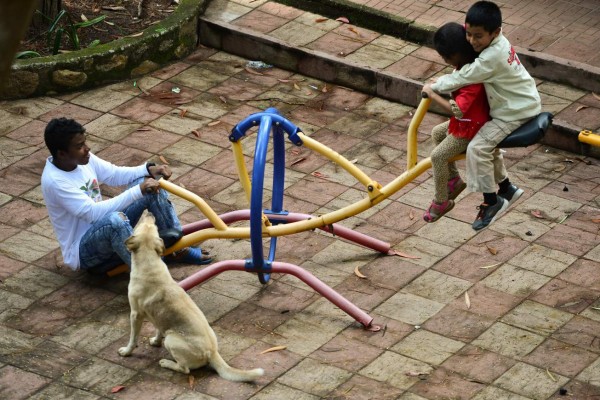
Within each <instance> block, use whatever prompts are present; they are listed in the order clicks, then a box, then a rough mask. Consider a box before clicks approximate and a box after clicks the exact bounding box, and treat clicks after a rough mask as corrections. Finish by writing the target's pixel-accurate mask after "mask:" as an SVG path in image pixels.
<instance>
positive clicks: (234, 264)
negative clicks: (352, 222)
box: [113, 97, 552, 331]
mask: <svg viewBox="0 0 600 400" xmlns="http://www.w3.org/2000/svg"><path fill="white" fill-rule="evenodd" d="M430 102H431V100H430V99H428V98H426V97H424V98H423V99H422V100H421V102H420V104H419V106H418V108H417V110H416V112H415V115H414V116H413V118H412V121H411V123H410V126H409V128H408V134H407V166H406V171H405V172H404V173H402V174H401V175H400V176H398V177H397V178H396V179H394V180H393V181H392V182H390V183H388V184H387V185H385V186H382V185H381V184H380V183H379V182H377V181H375V180H373V179H371V178H370V177H369V176H368V175H366V174H365V173H364V172H363V171H362V170H360V168H358V167H357V166H356V165H354V164H353V163H352V162H350V161H349V160H347V159H346V158H344V157H343V156H342V155H340V154H339V153H337V152H335V151H334V150H332V149H330V148H329V147H327V146H325V145H323V144H321V143H319V142H318V141H316V140H314V139H312V138H310V137H308V136H306V135H304V134H303V133H302V131H301V130H300V129H299V128H298V127H297V126H295V125H294V124H293V123H291V122H290V121H288V120H287V119H285V118H284V117H283V116H281V115H280V114H279V112H278V111H277V110H276V109H274V108H269V109H267V110H265V111H264V112H259V113H256V114H252V115H250V116H249V117H247V118H246V119H244V120H243V121H242V122H240V123H239V124H238V125H237V126H235V127H234V128H233V130H232V132H231V134H230V136H229V140H230V141H231V142H232V147H233V154H234V158H235V162H236V166H237V169H238V174H239V177H240V182H241V184H242V187H243V189H244V191H245V193H246V197H247V199H248V201H249V203H250V209H247V210H239V211H234V212H230V213H226V214H223V215H220V216H219V215H217V214H216V213H215V212H214V211H213V210H212V209H211V208H210V206H208V204H207V203H206V202H205V201H204V200H203V199H202V198H201V197H200V196H198V195H196V194H194V193H192V192H190V191H188V190H186V189H184V188H181V187H179V186H177V185H175V184H173V183H171V182H169V181H165V180H164V179H161V180H160V181H159V182H160V185H161V187H162V188H163V189H165V190H167V191H169V192H171V193H173V194H174V195H177V196H179V197H182V198H184V199H186V200H188V201H190V202H191V203H193V204H194V205H196V207H197V208H198V209H199V210H200V211H201V212H202V213H203V214H204V215H205V216H206V218H207V219H205V220H202V221H199V222H196V223H192V224H189V225H186V226H184V227H183V236H182V237H181V239H179V240H178V241H176V242H175V243H174V244H172V245H171V246H170V247H169V248H168V249H167V250H166V251H165V254H170V253H172V252H174V251H177V250H180V249H182V248H185V247H188V246H191V245H194V244H197V243H201V242H204V241H205V240H208V239H234V238H243V239H247V238H250V246H251V250H252V258H250V259H247V260H224V261H220V262H217V263H214V264H212V265H209V266H207V267H206V268H204V269H202V270H200V271H198V272H196V273H194V274H193V275H191V276H189V277H188V278H186V279H184V280H182V281H181V282H180V283H179V284H180V286H181V287H183V288H184V289H185V290H188V289H190V288H192V287H194V286H196V285H198V284H200V283H202V282H204V281H206V280H208V279H210V278H212V277H213V276H216V275H218V274H220V273H222V272H224V271H231V270H235V271H247V272H252V273H255V274H256V275H257V276H258V279H259V281H260V282H261V283H263V284H265V283H267V282H268V281H269V279H270V275H271V273H284V274H291V275H294V276H295V277H297V278H298V279H300V280H302V281H303V282H305V283H306V284H307V285H308V286H310V287H311V288H313V289H314V290H315V291H316V292H318V293H320V294H321V295H322V296H324V297H325V298H327V299H328V300H329V301H331V302H332V303H334V304H335V305H336V306H338V307H339V308H340V309H342V310H343V311H345V312H346V313H347V314H349V315H350V316H351V317H353V318H354V319H355V320H356V321H358V322H360V323H361V324H362V325H363V326H364V327H365V328H366V329H369V330H373V331H377V330H379V329H380V327H379V326H377V325H373V324H372V322H373V318H372V317H370V316H369V315H368V314H367V313H366V312H364V311H363V310H361V309H360V308H358V307H357V306H356V305H354V304H353V303H351V302H350V301H348V300H347V299H346V298H344V297H343V296H341V295H340V294H339V293H337V292H336V291H335V290H334V289H332V288H331V287H329V286H327V285H326V284H324V283H323V282H321V281H320V280H319V279H318V278H316V277H315V276H314V275H312V274H311V273H309V272H308V271H306V270H304V269H303V268H301V267H299V266H297V265H293V264H289V263H283V262H278V261H275V253H276V247H277V238H278V237H279V236H284V235H289V234H293V233H299V232H304V231H308V230H313V229H317V228H318V229H322V230H324V231H327V232H329V233H334V234H335V235H337V236H339V237H342V238H344V239H347V240H350V241H353V242H355V243H358V244H360V245H363V246H365V247H368V248H371V249H373V250H376V251H378V252H380V253H383V254H389V255H393V254H397V253H396V252H394V251H392V250H390V247H391V246H390V244H389V243H386V242H383V241H380V240H377V239H375V238H372V237H370V236H367V235H364V234H362V233H359V232H356V231H353V230H351V229H348V228H345V227H343V226H340V225H337V224H336V223H337V222H339V221H341V220H343V219H346V218H348V217H351V216H354V215H356V214H359V213H361V212H363V211H365V210H367V209H368V208H370V207H373V206H374V205H376V204H378V203H380V202H382V201H383V200H385V199H387V198H388V197H390V196H391V195H393V194H394V193H396V192H397V191H399V190H400V189H402V188H403V187H404V186H405V185H407V184H408V183H410V182H412V181H413V180H414V179H415V178H416V177H418V176H419V175H421V174H422V173H423V172H425V171H426V170H427V169H429V168H430V167H431V160H430V159H429V158H425V159H423V160H421V161H419V162H417V130H418V127H419V125H420V123H421V121H422V120H423V118H424V116H425V114H426V112H427V109H428V107H429V104H430ZM551 120H552V114H550V113H542V114H540V116H538V117H537V118H534V119H533V120H532V121H530V122H528V123H527V124H525V125H523V126H522V127H520V128H519V129H517V130H516V131H515V132H513V133H512V134H511V135H510V136H509V137H507V138H506V139H505V140H504V141H503V142H502V143H501V145H500V146H499V147H517V146H528V145H530V144H533V143H535V142H537V141H538V140H539V139H541V137H542V136H543V135H544V133H545V131H546V129H547V128H548V126H549V125H550V123H551ZM255 126H258V132H257V139H256V146H255V154H254V164H253V170H252V180H250V178H249V175H248V172H247V168H246V165H245V162H244V155H243V152H242V146H241V142H240V140H241V139H242V138H243V137H244V136H246V132H247V131H248V130H249V129H250V128H252V127H255ZM284 134H287V136H288V139H289V140H290V141H291V142H292V143H293V144H294V145H296V146H305V147H307V148H309V149H311V150H313V151H316V152H317V153H319V154H321V155H323V156H325V157H326V158H328V159H329V160H330V161H332V162H335V163H336V164H337V165H339V166H340V167H342V168H344V169H345V170H346V171H347V172H348V173H349V174H351V175H352V176H353V177H354V178H356V180H358V181H359V182H360V183H361V184H362V185H363V186H364V187H365V189H366V197H365V198H364V199H362V200H359V201H357V202H355V203H353V204H351V205H348V206H346V207H344V208H341V209H339V210H336V211H332V212H330V213H327V214H324V215H320V216H312V215H306V214H299V213H294V212H289V211H286V210H284V208H283V183H284V173H285V142H284V140H285V138H284ZM271 136H272V137H273V155H274V159H273V164H274V173H273V189H272V200H271V208H270V209H263V206H262V204H263V190H264V173H265V163H266V155H267V149H268V144H269V139H270V137H271ZM458 158H464V155H463V156H462V157H458ZM458 158H457V159H458ZM240 220H249V221H250V226H249V227H231V226H229V224H230V223H232V222H236V221H240ZM263 238H270V239H271V240H270V247H269V254H268V257H267V258H265V257H264V254H263ZM118 272H120V271H117V270H113V274H114V273H118ZM121 272H122V271H121Z"/></svg>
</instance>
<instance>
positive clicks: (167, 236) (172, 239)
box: [158, 228, 183, 248]
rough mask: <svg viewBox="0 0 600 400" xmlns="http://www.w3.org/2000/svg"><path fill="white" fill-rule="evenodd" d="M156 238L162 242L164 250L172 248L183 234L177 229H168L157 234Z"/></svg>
mask: <svg viewBox="0 0 600 400" xmlns="http://www.w3.org/2000/svg"><path fill="white" fill-rule="evenodd" d="M158 236H160V238H161V239H162V240H163V243H164V244H165V247H166V248H169V247H171V246H173V245H174V244H175V243H176V242H177V241H178V240H179V239H181V237H182V236H183V232H182V231H180V230H179V229H175V228H170V229H163V230H162V231H159V232H158Z"/></svg>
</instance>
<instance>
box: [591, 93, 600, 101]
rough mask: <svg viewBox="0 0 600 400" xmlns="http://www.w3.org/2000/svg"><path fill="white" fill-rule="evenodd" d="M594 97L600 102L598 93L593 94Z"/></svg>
mask: <svg viewBox="0 0 600 400" xmlns="http://www.w3.org/2000/svg"><path fill="white" fill-rule="evenodd" d="M592 96H594V97H595V98H596V100H600V96H598V95H597V94H596V93H594V92H592Z"/></svg>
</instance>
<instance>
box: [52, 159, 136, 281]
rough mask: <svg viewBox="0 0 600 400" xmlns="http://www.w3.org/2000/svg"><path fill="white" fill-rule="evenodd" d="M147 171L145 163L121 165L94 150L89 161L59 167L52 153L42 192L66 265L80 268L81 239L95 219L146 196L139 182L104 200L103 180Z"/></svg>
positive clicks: (124, 180)
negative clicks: (96, 154)
mask: <svg viewBox="0 0 600 400" xmlns="http://www.w3.org/2000/svg"><path fill="white" fill-rule="evenodd" d="M146 175H147V170H146V165H145V164H143V165H140V166H138V167H119V166H116V165H114V164H111V163H109V162H108V161H105V160H102V159H101V158H98V157H96V156H95V155H94V154H92V153H90V161H89V163H88V164H86V165H78V166H77V168H75V169H74V170H73V171H63V170H61V169H59V168H57V167H56V166H55V165H54V164H53V163H52V157H48V159H47V160H46V165H45V167H44V172H43V173H42V194H43V196H44V201H45V202H46V207H47V208H48V214H49V215H50V222H51V223H52V226H53V227H54V234H55V235H56V238H57V239H58V242H59V243H60V250H61V252H62V255H63V259H64V264H65V265H68V266H69V268H71V269H72V270H77V269H79V243H80V241H81V238H82V237H83V235H84V234H85V232H86V231H87V230H88V229H89V228H90V226H91V225H92V224H93V223H94V222H96V221H98V220H99V219H100V218H102V217H104V216H105V215H107V214H109V213H111V212H113V211H123V210H124V209H125V208H126V207H127V206H129V205H130V204H131V203H133V202H134V201H136V200H138V199H141V198H142V196H143V194H142V192H141V190H140V187H139V185H136V186H133V187H131V188H129V189H127V190H125V191H124V192H123V193H121V194H120V195H118V196H116V197H114V198H112V199H108V200H104V201H103V200H102V194H101V193H100V183H104V184H107V185H109V186H120V185H127V184H129V183H131V182H133V181H134V180H135V179H138V178H141V177H143V176H146Z"/></svg>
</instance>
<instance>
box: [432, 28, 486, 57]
mask: <svg viewBox="0 0 600 400" xmlns="http://www.w3.org/2000/svg"><path fill="white" fill-rule="evenodd" d="M433 47H435V50H436V51H437V52H438V53H439V54H440V56H442V57H444V58H450V57H452V56H453V55H455V54H459V55H460V56H461V59H462V61H463V62H464V63H465V64H468V63H471V62H473V60H475V59H476V58H477V52H475V50H474V49H473V46H471V43H469V42H468V41H467V37H466V30H465V28H464V27H463V26H462V25H460V24H458V23H456V22H448V23H446V24H444V25H442V26H441V27H440V28H439V29H438V30H437V31H436V32H435V34H434V35H433Z"/></svg>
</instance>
